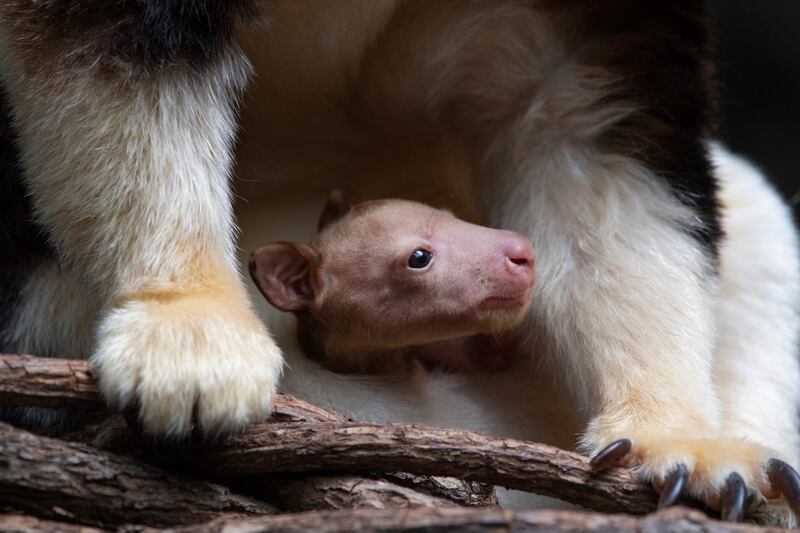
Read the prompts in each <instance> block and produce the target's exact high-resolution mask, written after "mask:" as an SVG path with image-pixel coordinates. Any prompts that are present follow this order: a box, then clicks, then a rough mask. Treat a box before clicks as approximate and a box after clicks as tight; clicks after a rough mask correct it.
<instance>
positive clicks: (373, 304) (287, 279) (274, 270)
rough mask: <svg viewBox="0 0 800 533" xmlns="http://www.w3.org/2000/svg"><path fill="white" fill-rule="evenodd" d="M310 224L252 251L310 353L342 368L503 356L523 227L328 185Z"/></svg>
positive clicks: (464, 366)
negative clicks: (305, 237) (354, 198)
mask: <svg viewBox="0 0 800 533" xmlns="http://www.w3.org/2000/svg"><path fill="white" fill-rule="evenodd" d="M319 230H320V231H319V233H318V234H317V235H316V237H315V238H314V239H313V241H312V242H311V244H310V245H306V244H300V243H295V242H276V243H271V244H267V245H265V246H262V247H260V248H259V249H258V250H256V251H255V252H253V254H252V255H251V258H250V273H251V275H252V277H253V280H254V281H255V283H256V285H257V286H258V288H259V290H260V291H261V293H262V294H263V295H264V297H265V298H266V299H267V300H269V302H270V303H271V304H272V305H274V306H275V307H276V308H278V309H280V310H283V311H290V312H293V313H294V314H295V316H296V317H297V320H298V329H297V333H298V341H299V344H300V346H301V348H302V349H303V351H304V352H305V353H306V354H307V355H308V356H309V357H311V358H313V359H315V360H317V361H319V362H321V363H323V364H324V365H325V366H327V367H328V368H330V369H332V370H335V371H337V372H348V373H350V372H361V373H392V372H399V371H404V370H410V369H412V368H413V367H414V366H416V365H417V364H418V363H421V364H423V365H424V366H426V367H428V368H441V369H448V370H453V371H459V372H479V371H494V370H498V369H501V368H503V367H505V366H506V365H507V364H508V363H509V357H510V356H511V354H512V344H513V338H512V336H511V334H510V333H509V331H510V330H511V329H512V328H513V327H514V326H516V325H518V324H519V323H520V322H521V321H522V319H523V317H524V315H525V312H526V311H527V310H528V307H529V305H530V303H531V292H532V288H533V283H534V278H535V274H534V251H533V246H532V245H531V242H530V241H529V240H528V239H526V238H525V237H523V236H522V235H520V234H518V233H515V232H511V231H503V230H497V229H492V228H487V227H484V226H478V225H476V224H470V223H468V222H466V221H464V220H460V219H458V218H456V217H455V216H453V215H452V214H451V213H450V212H448V211H445V210H440V209H434V208H433V207H430V206H427V205H424V204H421V203H417V202H410V201H405V200H396V199H390V200H374V201H369V202H363V203H359V204H356V205H353V206H349V205H346V204H345V203H344V202H343V201H342V199H341V195H340V194H339V193H338V192H337V193H334V194H333V195H331V199H330V200H329V202H328V204H327V206H326V207H325V210H324V212H323V214H322V216H321V218H320V223H319Z"/></svg>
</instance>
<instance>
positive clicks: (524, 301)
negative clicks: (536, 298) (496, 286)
mask: <svg viewBox="0 0 800 533" xmlns="http://www.w3.org/2000/svg"><path fill="white" fill-rule="evenodd" d="M530 299H531V290H530V289H526V290H524V291H522V292H518V293H515V294H493V295H491V296H489V297H488V298H484V299H483V300H482V301H481V303H480V304H478V310H479V311H513V310H518V309H522V308H524V307H526V306H527V305H528V303H530Z"/></svg>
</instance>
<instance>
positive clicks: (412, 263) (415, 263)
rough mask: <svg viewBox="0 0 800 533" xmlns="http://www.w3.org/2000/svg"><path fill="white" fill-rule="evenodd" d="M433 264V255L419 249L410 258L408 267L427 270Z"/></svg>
mask: <svg viewBox="0 0 800 533" xmlns="http://www.w3.org/2000/svg"><path fill="white" fill-rule="evenodd" d="M430 262H431V253H430V252H429V251H428V250H423V249H421V248H420V249H418V250H414V251H413V252H412V253H411V257H409V258H408V266H409V267H410V268H425V267H426V266H428V265H429V264H430Z"/></svg>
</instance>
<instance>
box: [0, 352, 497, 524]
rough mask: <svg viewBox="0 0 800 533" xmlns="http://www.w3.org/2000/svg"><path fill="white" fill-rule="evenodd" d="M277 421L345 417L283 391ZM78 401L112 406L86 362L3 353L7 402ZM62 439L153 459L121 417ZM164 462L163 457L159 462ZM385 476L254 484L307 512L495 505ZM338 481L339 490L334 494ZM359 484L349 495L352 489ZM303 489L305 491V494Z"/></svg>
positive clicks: (484, 497) (452, 485)
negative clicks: (314, 508)
mask: <svg viewBox="0 0 800 533" xmlns="http://www.w3.org/2000/svg"><path fill="white" fill-rule="evenodd" d="M275 403H276V405H275V411H274V412H273V414H272V417H271V418H270V420H271V421H273V422H296V423H300V422H337V421H340V422H343V421H345V418H344V417H343V416H341V415H339V414H338V413H333V412H331V411H327V410H325V409H321V408H319V407H316V406H314V405H312V404H309V403H307V402H304V401H302V400H300V399H298V398H294V397H292V396H288V395H284V394H279V395H278V397H277V399H276V402H275ZM3 405H7V406H37V407H61V408H64V407H73V408H81V409H94V410H98V411H104V410H105V403H104V402H103V400H102V398H101V397H100V394H99V392H98V391H97V388H96V386H95V377H94V372H93V370H92V368H91V365H89V364H88V363H87V362H86V361H76V360H66V359H49V358H48V359H45V358H41V357H33V356H23V355H0V406H3ZM59 437H60V438H63V439H66V440H70V441H73V442H81V443H84V444H88V445H91V446H93V447H95V448H99V449H103V450H106V451H112V452H115V453H121V454H126V455H135V456H139V457H144V458H149V459H150V460H151V461H152V460H153V459H154V457H153V451H152V443H151V442H148V441H147V440H146V439H141V438H139V437H137V436H134V435H132V434H131V433H130V432H129V431H128V428H127V425H126V424H125V421H124V420H123V419H122V417H121V416H115V415H111V416H109V417H107V418H105V419H102V420H100V421H99V422H97V423H93V424H90V425H88V426H87V427H85V428H84V429H81V430H78V431H75V432H72V433H69V434H62V435H60V436H59ZM159 462H161V461H159ZM380 477H382V478H383V479H372V478H370V477H357V476H353V475H348V476H339V477H337V476H333V475H328V476H317V477H313V478H295V479H293V480H291V482H289V481H287V484H286V485H284V484H283V483H281V482H279V481H277V480H276V481H271V482H269V483H267V482H265V481H264V480H259V479H253V480H252V481H251V482H250V483H248V484H247V485H248V486H247V489H249V490H254V491H255V494H257V495H259V496H265V497H271V498H274V501H275V503H276V504H278V505H279V506H280V508H281V509H283V510H287V511H303V510H308V509H309V508H310V507H309V506H308V504H307V503H304V502H305V500H307V501H316V502H318V503H320V504H321V505H322V504H324V505H322V506H321V507H319V508H320V509H329V510H333V509H344V508H356V507H361V508H364V507H366V508H375V509H385V508H389V507H399V508H402V507H415V506H439V505H443V504H445V502H448V501H450V502H453V503H455V504H459V505H472V506H476V505H480V506H488V505H496V504H497V499H496V497H495V495H494V490H493V488H492V487H491V486H487V485H482V484H480V483H474V482H466V481H463V480H460V479H455V478H444V477H436V478H434V477H428V476H413V475H409V474H402V475H401V474H394V475H392V474H390V475H384V474H381V476H380ZM337 487H338V490H339V493H340V496H339V497H335V496H334V493H335V489H336V488H337ZM348 487H350V488H352V489H353V490H350V491H349V492H348V494H347V496H346V497H345V496H344V492H343V491H344V490H345V489H346V488H348ZM296 494H302V495H303V498H299V497H297V496H296Z"/></svg>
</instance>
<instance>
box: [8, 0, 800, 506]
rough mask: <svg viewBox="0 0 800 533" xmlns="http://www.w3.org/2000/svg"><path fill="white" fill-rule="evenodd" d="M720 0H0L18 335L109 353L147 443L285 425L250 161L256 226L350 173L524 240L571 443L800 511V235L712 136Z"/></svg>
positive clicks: (61, 348)
mask: <svg viewBox="0 0 800 533" xmlns="http://www.w3.org/2000/svg"><path fill="white" fill-rule="evenodd" d="M706 15H707V14H706V10H705V7H704V5H703V3H702V2H700V1H693V0H676V1H672V2H642V1H640V0H612V1H604V2H595V1H592V0H577V1H569V2H568V1H559V0H524V1H523V0H517V1H514V0H440V1H438V2H427V1H423V0H382V1H374V0H347V1H342V2H327V3H320V2H313V1H311V0H273V1H264V2H263V5H251V3H250V2H248V1H246V0H231V1H223V0H195V1H186V2H181V1H173V2H163V1H158V0H141V1H137V2H122V1H117V2H108V1H99V0H74V1H68V0H44V1H39V2H32V1H24V0H0V32H2V35H1V36H0V43H1V45H2V51H1V52H0V55H1V57H2V82H3V89H4V93H5V97H4V100H5V103H4V110H5V112H6V113H7V115H8V116H7V117H6V120H5V124H6V128H5V129H4V130H3V136H4V139H3V140H4V142H3V147H2V150H3V151H2V155H3V165H4V173H3V176H2V180H1V181H0V187H2V188H1V189H0V191H2V194H1V195H0V207H1V209H0V225H1V226H2V231H0V250H2V256H1V257H0V275H2V278H0V281H1V282H2V287H1V288H0V340H2V342H1V343H0V349H2V350H8V351H12V350H13V351H27V352H32V353H37V354H42V355H71V356H79V355H81V354H86V353H91V354H92V360H93V362H94V363H95V364H96V365H97V367H98V373H99V377H100V383H101V387H102V391H103V394H104V395H105V397H106V399H107V400H108V402H109V404H110V405H111V406H112V407H115V408H120V409H122V408H133V409H136V410H137V411H138V414H139V418H140V420H141V422H142V425H143V428H144V430H145V431H147V432H150V433H153V434H160V435H169V436H174V437H180V436H182V435H185V434H187V433H188V432H189V431H191V430H192V427H193V425H194V424H196V425H197V427H198V428H199V430H200V431H202V432H204V433H205V434H207V435H212V436H213V435H219V434H224V433H227V432H231V431H236V430H238V429H241V428H242V427H243V426H244V425H246V424H247V423H249V422H253V421H256V420H259V419H262V418H264V417H265V416H266V415H267V413H268V412H269V409H270V405H271V400H272V397H273V394H274V392H275V390H276V386H277V385H278V381H279V378H280V375H281V367H282V355H281V350H280V348H279V347H278V346H277V344H276V342H275V341H274V340H273V339H272V338H271V337H270V335H269V333H268V332H267V330H266V328H265V326H264V323H263V321H262V320H261V319H260V318H259V317H258V316H257V314H256V313H255V311H254V310H253V307H252V306H251V303H250V298H249V296H248V293H247V290H246V288H245V285H244V283H243V281H242V278H241V275H240V273H239V264H238V263H239V262H238V259H237V251H236V236H237V230H236V225H235V222H234V209H233V193H232V190H233V189H232V184H231V180H230V175H231V171H232V169H233V166H234V159H236V174H237V177H239V178H240V179H241V183H240V184H239V185H238V186H237V194H238V195H241V196H243V197H245V198H246V199H247V200H248V201H249V204H243V205H246V206H247V207H248V208H249V209H250V210H252V209H254V208H256V209H258V208H259V206H262V207H261V208H260V209H261V214H262V218H261V221H262V224H266V225H269V224H270V223H271V222H270V221H271V218H270V216H271V215H270V213H271V211H269V210H268V208H267V207H265V206H267V205H275V204H276V203H280V202H282V198H283V196H282V195H288V196H291V195H295V196H293V197H299V198H305V197H310V195H312V193H313V192H314V191H322V190H327V189H329V188H330V187H332V186H339V187H344V188H345V189H347V190H350V191H355V192H356V194H357V195H358V197H359V199H363V198H370V197H380V196H402V197H407V198H414V199H418V200H423V201H427V202H429V203H434V204H437V205H440V206H447V207H449V208H451V209H453V210H454V211H455V212H457V213H458V214H459V215H461V216H464V217H467V218H470V219H472V220H475V221H478V222H481V223H485V224H489V225H491V226H495V227H503V228H511V229H514V230H517V231H520V232H522V233H525V234H526V235H527V236H528V237H530V238H531V240H532V241H533V242H534V244H535V246H536V247H537V257H538V269H539V271H538V287H537V289H536V291H535V294H534V303H533V305H532V311H531V312H530V316H529V319H528V320H527V322H526V323H525V324H524V325H523V326H522V327H521V328H520V330H519V332H518V333H519V338H520V349H521V352H522V353H524V354H527V356H528V357H529V358H530V359H531V360H532V361H533V362H534V363H535V364H532V365H531V366H532V367H535V370H532V371H535V372H538V373H540V374H542V375H547V376H550V377H552V378H554V379H557V380H559V383H561V384H562V386H563V387H565V388H566V389H568V390H569V392H570V398H571V401H572V402H573V403H574V405H575V412H576V413H579V415H580V416H581V417H585V420H584V422H583V429H582V432H581V434H580V438H579V442H578V446H579V449H580V450H582V451H584V452H586V453H587V454H591V455H595V456H596V461H595V462H596V464H598V465H600V466H602V465H604V464H608V463H612V462H616V463H622V464H629V465H638V469H639V472H640V474H641V475H642V476H643V477H644V478H647V479H652V480H653V481H654V484H655V485H656V486H658V487H661V488H662V502H663V503H665V504H670V503H673V502H674V501H675V500H677V498H678V497H679V496H680V493H681V487H683V486H684V483H685V488H684V490H683V492H684V493H686V494H690V495H693V496H695V497H697V498H700V499H702V500H704V501H706V502H707V503H709V504H710V505H714V506H720V505H721V506H722V507H723V510H724V514H725V516H727V517H728V518H738V517H739V516H741V512H742V506H743V502H744V501H745V494H746V493H750V494H753V495H756V496H758V497H756V498H755V499H751V503H752V501H758V500H759V499H760V496H764V497H768V498H770V497H776V496H778V495H779V491H782V492H783V493H784V495H785V496H786V497H787V499H789V500H790V501H789V503H790V504H791V505H793V506H797V505H798V504H800V501H797V500H798V499H800V496H798V495H800V477H798V475H797V474H796V473H795V472H794V470H792V469H791V467H790V466H788V464H792V465H795V466H796V465H797V459H798V457H797V456H798V421H797V402H798V391H800V387H799V385H800V381H798V363H797V357H796V355H797V353H796V352H797V339H798V313H797V307H798V301H800V288H799V286H800V284H799V283H798V277H800V273H799V272H800V267H798V253H797V241H796V235H795V230H794V228H793V227H792V224H791V222H790V220H791V219H790V216H789V214H788V212H787V210H786V208H785V206H784V205H783V204H782V203H781V202H780V200H778V199H777V197H776V196H775V194H774V192H772V190H771V189H770V188H769V187H768V186H767V185H766V184H765V183H764V182H763V180H762V178H761V177H760V176H759V175H758V174H757V172H755V171H754V170H752V169H751V168H750V167H747V166H746V165H745V164H744V163H742V162H741V161H738V160H736V159H735V158H733V157H732V156H730V155H726V154H724V153H723V152H722V151H721V149H719V148H715V147H713V146H711V145H710V144H709V140H710V138H711V136H712V135H713V122H714V95H713V91H712V84H711V81H710V79H711V77H710V67H709V59H708V56H709V53H708V41H707V31H706V24H705V19H706ZM251 65H252V66H254V67H255V74H256V76H255V78H254V80H253V83H252V84H251V85H250V86H249V92H248V94H247V99H246V102H245V107H244V109H243V112H242V113H241V120H238V119H237V112H236V111H237V102H238V100H239V98H238V97H239V95H240V92H241V91H242V90H243V89H244V88H245V87H246V86H247V81H248V79H249V78H250V74H251ZM9 121H10V124H11V126H9ZM239 125H241V135H242V138H241V140H240V143H239V146H238V150H237V156H236V158H234V155H233V153H234V138H235V135H236V133H237V127H238V126H239ZM712 157H714V158H717V160H718V161H719V162H720V163H719V164H720V165H721V166H720V168H719V170H715V169H714V167H713V166H712V163H711V160H712ZM288 196H287V197H288ZM243 230H244V235H243V237H244V238H246V237H247V236H248V234H249V231H250V228H249V227H248V226H247V225H244V226H243ZM358 267H359V265H358V258H357V257H354V258H353V268H358ZM298 379H301V378H298ZM362 401H368V399H363V400H362ZM376 401H379V400H376ZM508 405H513V402H508ZM520 408H523V407H520ZM787 463H788V464H787ZM770 480H771V481H772V484H770ZM721 493H724V494H726V495H727V496H725V497H724V498H722V499H721V498H720V494H721Z"/></svg>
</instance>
